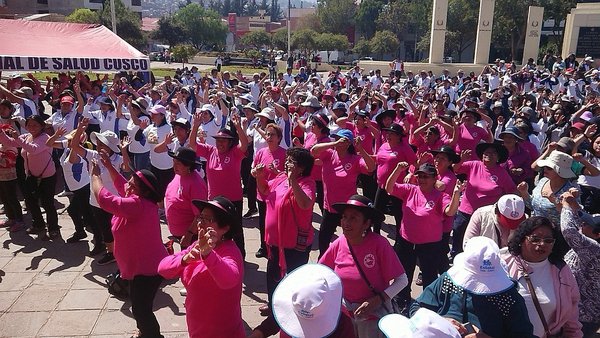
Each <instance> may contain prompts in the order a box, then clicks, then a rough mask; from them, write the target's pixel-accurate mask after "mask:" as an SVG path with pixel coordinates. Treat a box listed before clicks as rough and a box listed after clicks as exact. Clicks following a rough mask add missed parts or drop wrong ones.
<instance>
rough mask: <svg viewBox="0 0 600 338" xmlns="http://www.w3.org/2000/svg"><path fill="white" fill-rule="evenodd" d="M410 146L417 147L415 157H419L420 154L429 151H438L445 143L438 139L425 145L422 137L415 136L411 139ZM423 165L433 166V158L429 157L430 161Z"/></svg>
mask: <svg viewBox="0 0 600 338" xmlns="http://www.w3.org/2000/svg"><path fill="white" fill-rule="evenodd" d="M411 144H412V145H414V146H415V147H417V156H420V155H421V154H423V153H426V152H428V151H430V150H438V149H440V148H441V147H442V146H444V145H446V144H447V142H445V141H444V140H442V139H441V138H439V139H438V140H437V141H435V142H434V143H433V144H427V143H425V140H424V139H423V137H422V136H420V135H417V136H416V137H414V138H413V139H412V141H411ZM425 163H431V164H433V157H431V158H430V160H429V161H427V162H425Z"/></svg>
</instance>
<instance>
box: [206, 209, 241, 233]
mask: <svg viewBox="0 0 600 338" xmlns="http://www.w3.org/2000/svg"><path fill="white" fill-rule="evenodd" d="M212 209H213V210H214V212H213V213H214V214H215V222H216V223H217V226H218V227H219V228H220V229H222V228H224V227H226V226H229V230H227V232H226V233H224V234H223V237H224V238H226V239H234V238H235V237H236V236H237V235H239V234H240V233H241V232H242V224H241V221H240V220H239V219H238V217H237V216H230V217H227V216H226V215H225V214H224V213H222V212H217V211H216V209H215V208H212Z"/></svg>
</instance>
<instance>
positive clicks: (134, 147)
mask: <svg viewBox="0 0 600 338" xmlns="http://www.w3.org/2000/svg"><path fill="white" fill-rule="evenodd" d="M140 121H146V122H148V123H150V119H149V118H148V117H147V116H140ZM126 130H127V135H128V136H129V138H130V139H131V144H130V145H129V151H130V152H132V153H134V154H144V153H147V152H149V151H150V149H151V146H150V143H149V142H148V139H147V138H146V135H144V134H143V133H142V136H143V138H142V140H140V141H136V139H135V134H137V132H138V130H140V127H139V126H136V125H135V123H133V120H129V122H127V128H126Z"/></svg>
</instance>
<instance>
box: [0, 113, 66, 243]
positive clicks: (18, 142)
mask: <svg viewBox="0 0 600 338" xmlns="http://www.w3.org/2000/svg"><path fill="white" fill-rule="evenodd" d="M45 127H46V122H45V121H44V118H43V117H41V116H40V115H32V116H30V117H29V118H28V119H27V121H26V123H25V128H26V129H27V131H28V133H26V134H23V135H21V136H18V137H17V135H16V134H11V135H7V134H6V133H5V132H0V142H2V144H5V145H7V146H13V147H16V148H21V156H23V159H24V161H25V172H26V174H27V178H26V180H25V190H24V191H23V195H24V197H25V205H26V206H27V211H28V213H29V214H30V215H31V218H32V225H31V228H29V229H28V230H27V233H29V234H36V235H38V238H39V239H41V240H48V238H50V239H57V238H59V237H60V230H59V226H58V214H57V212H56V207H55V206H54V188H55V186H56V168H55V167H54V162H53V161H52V147H49V146H47V145H46V141H47V140H48V138H49V136H48V134H46V133H44V128H45ZM40 205H41V206H42V207H43V208H44V211H45V212H46V223H47V224H48V234H46V229H45V228H46V223H44V217H43V216H42V211H41V210H40Z"/></svg>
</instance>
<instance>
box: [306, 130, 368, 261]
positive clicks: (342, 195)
mask: <svg viewBox="0 0 600 338" xmlns="http://www.w3.org/2000/svg"><path fill="white" fill-rule="evenodd" d="M333 138H334V139H336V141H334V142H328V143H321V144H317V145H315V146H314V147H313V148H312V149H311V153H312V155H313V156H314V157H315V158H317V159H319V160H321V163H322V164H323V190H324V192H325V203H324V206H325V210H324V211H323V220H322V221H321V226H320V228H319V254H320V256H322V255H323V254H324V253H325V250H327V248H328V247H329V243H330V242H331V238H332V237H333V234H334V233H335V229H336V228H337V226H338V225H339V224H340V219H341V217H342V216H341V215H340V214H339V213H337V212H336V211H335V209H334V208H333V207H332V205H333V204H334V203H339V202H343V201H346V200H348V198H349V197H350V196H352V195H354V194H356V181H357V179H358V175H359V174H367V173H370V172H372V171H373V170H375V160H373V158H372V157H371V155H369V154H368V153H367V152H366V151H365V149H364V148H363V147H362V145H361V142H360V139H356V142H355V140H354V135H353V134H352V132H351V131H350V130H348V129H339V130H338V131H337V132H336V133H335V134H334V135H333ZM357 152H358V154H357Z"/></svg>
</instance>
